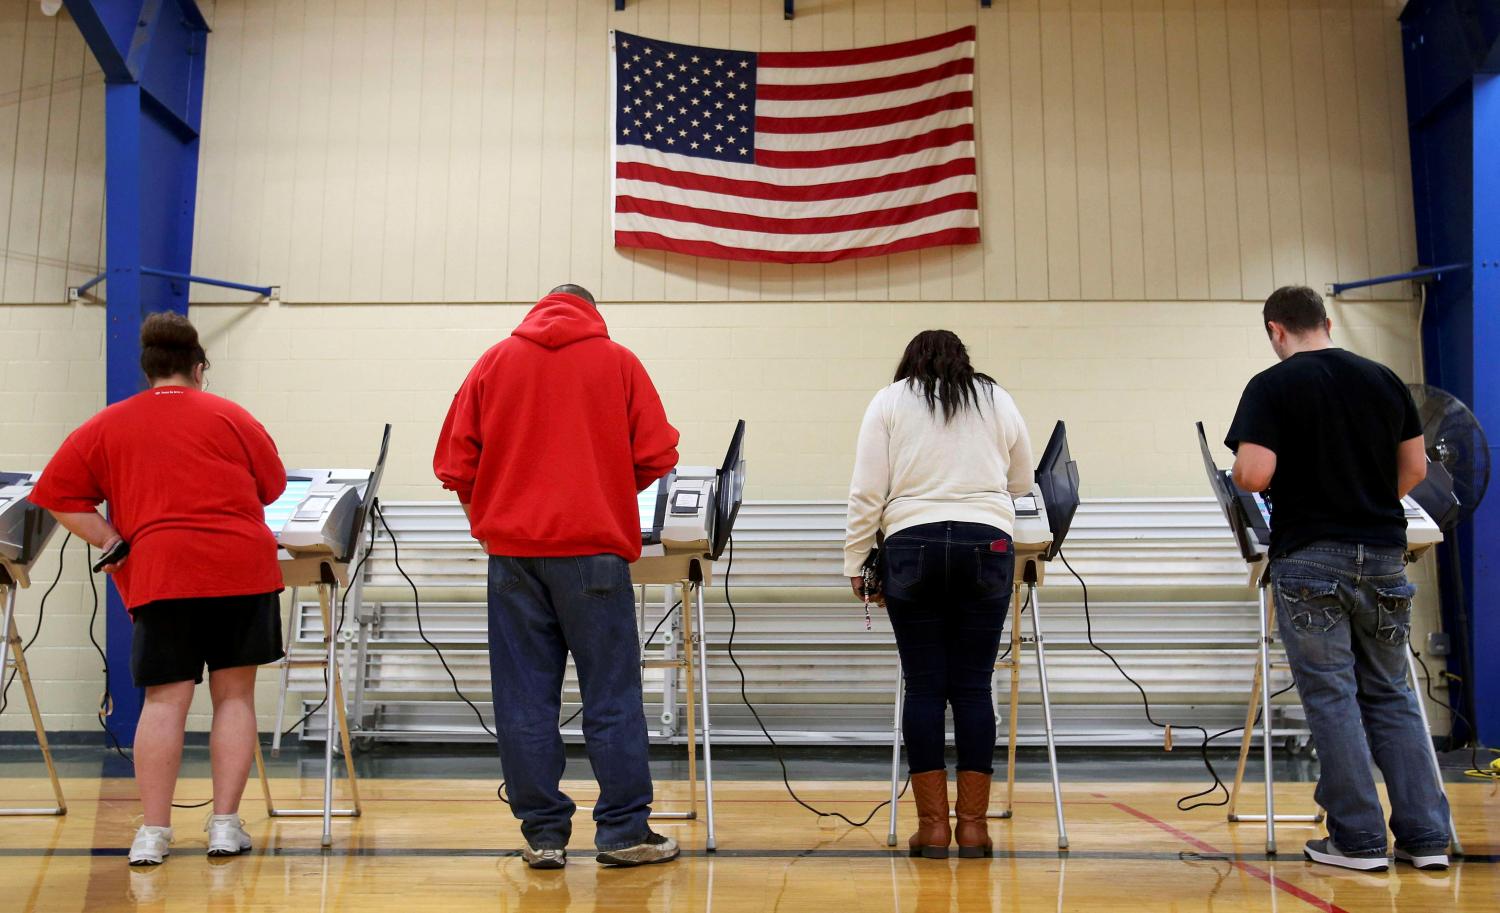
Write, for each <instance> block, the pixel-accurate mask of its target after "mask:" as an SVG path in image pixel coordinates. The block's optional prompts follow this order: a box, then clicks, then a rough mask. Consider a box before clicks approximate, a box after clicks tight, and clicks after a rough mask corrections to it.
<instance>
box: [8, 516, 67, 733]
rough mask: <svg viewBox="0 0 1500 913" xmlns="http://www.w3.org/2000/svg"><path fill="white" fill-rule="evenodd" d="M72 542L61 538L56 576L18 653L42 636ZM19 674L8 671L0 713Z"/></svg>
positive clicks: (15, 670) (44, 595)
mask: <svg viewBox="0 0 1500 913" xmlns="http://www.w3.org/2000/svg"><path fill="white" fill-rule="evenodd" d="M72 540H73V534H72V533H68V534H67V535H66V536H64V537H63V541H62V545H61V546H60V547H59V548H58V550H57V575H56V576H55V577H53V578H52V585H51V586H49V587H47V592H45V593H43V594H42V599H41V602H39V603H38V604H37V608H36V630H34V631H32V632H31V637H30V638H29V639H28V640H27V641H26V643H25V645H24V646H21V647H19V649H20V651H21V652H22V653H25V652H26V651H27V650H30V649H31V645H32V644H34V643H36V639H37V638H38V637H41V636H42V619H44V618H46V617H47V597H48V596H51V595H52V591H53V590H55V589H57V584H58V582H59V581H61V580H62V575H63V559H64V558H65V557H66V556H67V551H68V543H69V542H71V541H72ZM12 620H13V621H14V619H12ZM9 636H10V632H9V631H0V637H9ZM20 672H21V667H20V666H19V665H17V666H16V668H14V669H12V670H11V671H10V678H7V679H6V680H5V687H4V688H0V713H4V712H5V708H6V707H9V706H10V686H11V685H13V684H15V682H16V676H17V675H18V674H20Z"/></svg>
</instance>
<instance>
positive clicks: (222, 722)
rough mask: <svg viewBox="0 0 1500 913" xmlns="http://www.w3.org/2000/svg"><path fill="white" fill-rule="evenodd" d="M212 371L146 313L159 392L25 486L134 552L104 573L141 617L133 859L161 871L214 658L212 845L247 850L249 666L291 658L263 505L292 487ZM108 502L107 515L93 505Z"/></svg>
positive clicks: (271, 446) (43, 502)
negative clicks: (189, 728) (185, 746)
mask: <svg viewBox="0 0 1500 913" xmlns="http://www.w3.org/2000/svg"><path fill="white" fill-rule="evenodd" d="M207 367H208V358H207V357H206V355H205V354H204V351H203V346H202V345H201V344H200V343H199V341H198V331H197V330H195V329H194V328H193V325H192V324H191V323H189V322H188V320H187V318H186V317H183V316H181V315H179V314H172V313H161V314H152V315H151V316H149V317H147V318H146V320H145V323H144V324H143V325H142V327H141V368H142V369H143V370H144V371H145V374H146V378H147V379H148V380H149V381H150V388H149V389H147V390H144V391H142V392H141V393H138V394H136V395H135V396H133V397H131V398H130V399H127V400H124V401H122V402H119V403H116V404H114V405H112V406H110V407H109V408H107V409H105V410H104V411H103V412H100V413H99V414H98V415H95V416H94V417H93V418H91V419H89V420H88V421H87V422H85V423H84V424H83V426H82V427H80V428H79V429H78V430H77V431H74V432H73V433H72V434H71V435H69V436H68V439H67V440H66V441H64V442H63V445H62V447H61V448H60V449H59V450H58V452H57V454H56V455H55V456H53V458H52V460H51V462H49V463H48V464H47V468H46V470H45V471H44V472H43V473H42V478H41V481H39V482H38V483H37V486H36V488H35V490H34V491H33V493H32V495H31V499H32V501H33V502H35V503H36V504H38V505H39V506H41V507H44V508H47V509H48V510H50V511H51V512H52V514H53V515H54V516H56V517H57V519H58V522H59V523H61V524H62V525H63V526H65V527H66V528H67V529H68V530H69V531H71V532H72V533H73V534H74V535H76V536H79V537H81V538H83V539H85V540H86V541H88V542H89V543H90V544H91V545H93V546H95V547H97V548H99V549H100V550H101V552H104V553H107V552H109V551H110V550H111V549H113V548H115V546H117V545H119V544H121V543H122V542H123V543H128V545H129V553H128V555H127V556H126V557H125V558H123V559H121V560H119V561H117V562H115V563H113V564H111V565H109V566H108V567H106V568H105V570H106V571H108V572H110V573H111V574H112V575H113V576H114V580H115V583H116V585H117V586H118V587H119V590H120V595H121V597H122V598H123V599H124V601H125V606H126V608H127V609H129V611H130V615H131V618H132V620H133V621H134V622H135V627H134V633H133V638H132V644H131V657H130V672H131V676H132V678H133V679H134V680H135V684H136V686H137V687H140V688H144V689H146V702H145V706H144V707H143V708H142V710H141V719H140V723H139V725H138V726H137V727H136V735H135V773H136V784H137V786H138V788H139V789H140V794H141V803H142V805H144V806H145V824H144V825H143V826H142V827H141V829H140V830H139V831H138V832H137V834H136V837H135V841H134V843H133V844H132V846H131V848H130V864H131V865H155V864H158V863H160V862H161V861H162V859H163V857H165V856H166V855H167V854H168V852H169V851H170V849H169V848H170V844H171V840H172V828H171V823H172V821H171V814H172V810H171V806H172V791H173V789H174V788H175V786H176V783H177V770H178V767H179V766H180V764H181V761H182V742H183V731H184V729H185V728H186V724H187V714H188V706H189V705H190V704H191V703H192V699H193V687H194V686H195V685H197V684H199V683H201V682H202V681H203V669H204V667H205V666H207V667H208V672H209V690H210V692H211V693H212V696H213V706H214V717H213V731H212V734H211V735H210V739H209V748H210V754H211V755H212V765H213V782H214V812H213V816H212V817H211V818H210V819H209V825H208V834H209V840H208V853H209V855H211V856H223V855H234V854H237V853H241V852H244V851H245V850H248V849H249V848H250V838H249V835H247V834H246V833H245V830H244V823H243V822H242V821H241V820H240V817H239V814H238V811H239V804H240V796H241V794H242V793H243V792H244V790H245V782H246V779H247V778H248V776H249V772H250V763H251V760H252V759H253V757H254V752H255V739H256V732H257V727H256V718H255V672H256V667H257V666H260V665H263V664H265V663H269V662H274V661H275V660H277V659H280V658H281V656H282V639H281V601H280V598H279V593H280V592H281V589H282V585H281V571H280V568H279V567H278V566H277V563H276V539H275V537H274V536H273V535H272V533H271V531H270V529H269V528H268V527H267V526H266V524H265V515H264V505H266V504H269V503H271V502H272V501H274V500H276V498H277V497H278V496H279V495H280V494H281V492H282V491H283V490H284V489H285V488H286V469H285V468H284V467H283V466H282V465H281V458H280V457H279V456H277V453H276V445H275V443H274V442H273V441H272V440H271V437H270V435H268V434H267V433H266V430H265V428H263V427H261V424H260V423H259V422H257V421H256V420H255V418H254V417H253V416H251V415H250V413H248V412H246V411H245V410H244V409H242V408H240V407H239V406H237V405H235V404H234V403H232V402H230V401H228V400H226V399H221V398H220V397H217V396H210V395H209V394H207V393H205V392H203V390H204V387H205V386H207V384H206V383H205V381H204V379H203V372H204V371H205V369H207ZM104 501H108V502H109V508H110V519H108V520H106V519H105V518H104V517H102V516H100V514H99V513H98V511H97V510H95V508H96V507H97V506H98V505H99V504H100V503H101V502H104Z"/></svg>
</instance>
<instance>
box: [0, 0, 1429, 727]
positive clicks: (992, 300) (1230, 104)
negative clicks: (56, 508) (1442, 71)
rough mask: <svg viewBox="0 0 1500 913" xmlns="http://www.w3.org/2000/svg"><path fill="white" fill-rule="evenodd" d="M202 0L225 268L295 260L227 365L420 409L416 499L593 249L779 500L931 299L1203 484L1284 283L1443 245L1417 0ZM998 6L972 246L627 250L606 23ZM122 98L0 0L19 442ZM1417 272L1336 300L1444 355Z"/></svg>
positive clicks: (33, 21)
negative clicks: (1421, 86) (109, 103)
mask: <svg viewBox="0 0 1500 913" xmlns="http://www.w3.org/2000/svg"><path fill="white" fill-rule="evenodd" d="M201 5H202V6H203V7H204V10H205V13H206V15H207V16H208V18H209V21H210V23H211V24H212V26H213V29H214V32H213V35H212V36H211V38H210V41H209V57H208V77H207V87H206V92H205V104H204V128H203V135H204V139H203V141H202V158H201V170H200V180H199V191H200V192H199V201H198V215H197V234H196V238H195V252H194V272H196V273H198V274H202V275H210V276H218V277H223V278H228V279H235V280H241V281H253V282H257V283H264V284H269V285H277V286H279V287H280V296H279V299H278V300H277V301H275V302H272V303H247V302H246V300H245V298H246V296H244V295H242V294H239V293H233V292H224V291H221V290H215V289H207V288H202V289H196V288H195V296H194V302H195V305H194V311H193V317H194V319H195V320H196V321H197V322H198V324H199V326H200V327H201V328H202V330H203V332H204V335H205V339H206V341H207V343H208V346H209V352H210V357H211V358H212V359H213V361H214V364H215V366H214V369H213V371H212V375H211V377H212V382H213V391H214V392H216V393H221V394H224V395H227V396H230V397H233V398H235V399H237V400H239V401H241V402H242V403H244V404H245V405H247V406H248V407H249V408H250V409H252V410H253V411H254V412H255V413H256V414H257V415H258V416H259V417H260V418H261V419H262V420H263V421H264V422H265V423H266V425H267V426H268V427H269V428H270V430H271V432H272V433H273V435H274V436H275V437H276V439H277V441H278V443H279V444H280V446H281V449H282V452H283V454H284V456H285V458H286V460H287V462H288V463H289V464H300V465H327V464H342V465H362V464H365V463H367V462H368V461H369V460H370V458H371V456H372V454H373V452H374V449H375V447H376V444H377V442H378V433H379V425H380V424H381V423H382V422H385V421H390V422H392V423H393V424H395V426H396V430H395V439H394V453H393V456H392V465H391V468H390V470H389V472H388V474H387V477H386V494H387V496H388V497H389V498H391V499H402V498H434V497H440V496H441V493H440V492H439V491H438V489H437V487H436V485H435V483H434V482H433V481H432V479H431V472H430V462H429V461H430V453H431V445H432V442H433V439H434V436H435V434H436V430H437V427H438V424H439V422H440V421H441V418H442V415H443V412H444V410H445V409H446V407H447V404H448V400H449V397H450V396H451V394H452V391H453V390H454V389H455V388H456V386H457V384H458V382H459V380H460V379H461V378H462V376H463V374H464V373H465V372H466V370H467V368H468V366H469V365H470V364H471V363H472V361H473V359H474V358H475V357H476V356H477V355H478V354H479V353H480V352H482V351H483V350H484V349H485V348H486V347H487V346H489V345H490V344H492V343H493V342H494V341H496V340H498V339H499V338H501V337H503V336H504V335H506V334H507V333H508V332H509V330H510V328H511V327H512V326H513V325H514V324H515V323H516V321H517V320H519V318H520V317H521V315H522V314H523V313H524V311H525V309H526V306H527V304H528V303H529V302H532V301H534V300H535V299H536V297H537V296H538V295H540V294H541V293H542V292H544V291H545V290H546V289H548V288H550V287H551V286H553V285H556V284H558V283H560V282H564V281H573V282H578V283H581V284H583V285H585V286H587V287H589V288H591V289H593V290H594V291H595V292H596V294H597V295H598V297H599V299H600V301H601V304H602V309H603V312H604V314H605V316H606V318H607V319H608V320H609V321H610V324H611V327H612V329H613V332H614V335H615V337H616V338H617V339H619V340H621V341H623V342H625V343H626V344H628V345H630V346H631V347H632V348H634V349H635V350H636V351H637V352H638V353H639V354H640V355H641V357H642V359H643V360H644V361H645V363H646V365H647V367H648V369H649V370H650V371H651V373H652V375H653V376H654V377H655V379H656V381H657V384H658V386H659V387H660V389H661V391H662V395H663V397H664V399H665V401H666V404H667V408H668V413H669V415H670V416H671V418H672V420H673V421H674V423H675V424H677V425H678V426H679V427H680V428H681V429H682V431H683V454H684V459H685V460H687V461H690V462H711V461H716V459H715V458H716V457H717V456H718V455H719V454H721V453H722V448H723V446H724V444H725V442H726V440H727V435H728V432H729V429H730V427H731V425H732V421H733V419H735V418H740V417H743V418H745V419H747V420H749V422H750V435H751V436H750V439H749V454H750V460H751V464H750V465H751V469H750V490H749V496H750V497H752V498H839V497H842V496H843V494H844V492H845V489H846V486H847V479H848V471H849V466H850V463H851V461H852V449H853V441H854V434H855V428H856V425H857V423H858V421H859V418H860V415H861V413H862V411H863V408H864V405H865V403H866V402H867V401H868V399H869V396H870V395H871V393H872V392H873V390H874V389H876V388H877V387H879V386H880V385H882V384H883V383H885V382H887V381H888V379H889V374H890V372H891V370H892V369H893V367H894V364H895V360H896V357H897V356H898V354H899V352H900V349H901V347H902V346H903V345H904V344H905V342H906V340H907V339H909V338H910V336H911V335H912V334H913V333H914V332H916V331H918V330H920V329H924V328H929V327H936V326H943V327H948V328H951V329H954V330H956V331H957V332H958V333H959V334H960V335H961V336H963V337H964V339H965V340H966V341H967V342H968V343H969V344H970V347H971V349H972V351H973V354H974V356H975V360H976V362H977V363H978V364H979V365H980V367H981V368H983V369H984V370H987V371H989V372H990V373H991V374H993V375H994V376H996V377H997V378H998V379H999V380H1000V381H1001V382H1002V383H1003V384H1004V385H1005V386H1007V387H1008V388H1009V389H1010V390H1011V391H1012V392H1013V393H1014V394H1015V396H1016V399H1017V401H1018V402H1019V404H1020V405H1021V408H1022V410H1023V411H1024V412H1025V414H1026V416H1027V419H1028V422H1029V423H1030V426H1031V429H1032V434H1033V437H1034V438H1038V439H1041V438H1043V437H1044V436H1045V434H1046V433H1047V431H1048V430H1049V429H1050V427H1051V425H1052V423H1053V421H1055V420H1056V419H1058V418H1064V419H1066V420H1067V421H1068V423H1069V431H1070V435H1071V437H1072V440H1073V445H1074V453H1075V455H1076V456H1077V458H1078V459H1079V462H1080V464H1081V466H1082V471H1083V474H1084V480H1085V495H1086V496H1094V497H1100V496H1182V495H1189V496H1198V495H1203V494H1206V493H1207V488H1206V485H1205V482H1204V480H1203V478H1202V474H1201V473H1202V470H1201V466H1200V465H1199V463H1198V459H1197V455H1196V448H1195V443H1194V440H1193V435H1192V425H1191V423H1192V422H1193V421H1194V420H1196V419H1200V418H1201V419H1205V420H1206V421H1207V423H1208V425H1209V428H1210V431H1211V432H1215V433H1218V434H1219V436H1222V430H1223V428H1224V427H1225V425H1226V424H1227V422H1228V419H1229V416H1230V414H1231V413H1232V411H1233V408H1234V404H1235V402H1236V400H1237V398H1238V395H1239V392H1240V390H1241V388H1242V387H1243V384H1244V382H1245V381H1246V380H1247V379H1248V378H1249V377H1250V376H1251V375H1252V374H1253V373H1254V372H1256V371H1258V370H1260V369H1262V368H1264V367H1266V366H1267V365H1269V364H1270V363H1271V360H1272V355H1271V352H1270V349H1269V347H1268V346H1267V345H1266V343H1265V339H1264V335H1263V334H1262V332H1261V331H1260V329H1259V328H1258V312H1259V303H1260V301H1261V300H1262V299H1263V298H1264V296H1265V295H1266V294H1267V293H1268V292H1269V291H1271V290H1272V289H1273V288H1275V287H1276V286H1278V285H1282V284H1287V283H1304V282H1305V283H1309V284H1312V285H1314V286H1315V287H1320V288H1321V287H1322V286H1323V285H1324V284H1325V283H1327V282H1330V281H1333V280H1335V279H1351V278H1358V277H1363V276H1367V275H1375V274H1380V273H1388V272H1396V271H1400V270H1403V269H1406V268H1408V267H1410V266H1411V265H1412V264H1413V263H1414V262H1415V258H1416V254H1415V250H1414V241H1413V224H1412V223H1413V217H1412V200H1411V182H1410V176H1409V162H1408V158H1407V142H1406V128H1405V118H1404V97H1403V89H1402V70H1401V57H1400V54H1401V51H1400V45H1399V30H1398V28H1397V24H1396V20H1395V16H1396V13H1397V11H1398V10H1399V7H1400V4H1399V3H1396V2H1383V0H1343V2H1302V0H1292V2H1286V0H1263V2H1259V3H1256V2H1250V0H1227V2H1226V0H1219V2H1212V0H1202V2H1190V0H1169V2H1165V3H1164V2H1162V0H1140V2H1135V3H1130V2H1123V0H1073V2H1071V3H1069V2H1060V0H1045V2H1040V3H1038V2H1029V3H1028V2H1005V0H996V3H995V6H994V7H993V8H992V9H988V10H984V9H981V8H980V7H979V4H978V3H977V2H975V0H949V2H930V0H824V2H814V0H802V2H799V3H798V4H797V18H796V20H795V21H793V22H790V23H788V22H785V21H783V20H782V18H781V11H780V4H776V3H773V2H769V0H630V2H629V3H628V4H627V9H626V11H625V12H623V13H616V12H613V10H612V5H611V4H609V3H607V2H605V0H576V2H572V0H569V2H553V0H549V2H540V0H509V2H503V0H491V2H482V0H430V2H419V0H406V2H397V0H337V2H335V0H306V2H301V0H278V2H271V0H220V2H217V3H202V4H201ZM969 24H973V25H976V26H977V29H978V41H977V49H976V64H977V76H976V119H977V124H978V136H979V138H978V150H979V156H980V160H981V161H980V185H981V209H980V214H981V220H982V232H983V238H984V241H983V243H982V244H981V245H978V246H974V247H967V248H951V249H939V250H933V251H924V252H918V253H911V254H903V255H898V256H893V257H885V258H874V259H870V260H863V261H857V262H852V263H843V264H832V265H828V266H821V265H817V266H780V265H756V264H739V263H734V264H728V263H723V262H717V261H709V260H697V259H693V258H688V257H681V256H676V255H671V254H663V253H659V252H630V251H615V250H614V249H613V247H612V246H611V237H610V232H609V220H608V215H609V203H610V201H609V184H608V161H609V147H608V144H607V136H606V130H605V124H606V120H605V118H606V107H607V103H608V98H607V91H608V90H607V85H606V75H605V74H606V64H607V53H608V45H607V42H608V30H609V29H611V28H618V29H622V30H625V31H635V32H640V33H644V34H648V35H653V36H661V37H666V38H669V39H672V40H676V41H683V42H688V43H701V44H707V45H730V44H732V45H734V46H735V47H737V48H745V49H777V50H800V49H807V50H814V49H821V48H840V47H850V46H858V45H868V44H876V43H881V42H887V41H898V40H902V39H907V38H913V37H917V36H920V35H926V34H931V33H935V32H939V31H944V30H947V29H950V28H954V27H958V26H961V25H969ZM102 121H103V93H102V86H101V79H100V77H99V75H98V72H97V68H95V67H94V66H93V63H92V58H91V57H90V55H89V54H88V52H87V50H86V48H85V47H84V45H83V42H82V40H81V39H80V38H79V36H78V34H77V31H76V29H75V28H74V27H73V26H72V25H71V23H70V22H69V21H68V20H67V18H66V15H65V14H64V15H63V16H60V17H58V18H56V19H48V18H46V17H43V16H42V15H41V14H40V13H39V12H38V10H37V6H36V4H35V3H34V2H31V0H0V251H3V254H4V259H3V262H0V270H3V275H0V352H4V353H5V354H4V375H3V376H4V382H5V384H6V387H5V390H6V392H7V394H8V395H7V397H6V400H5V401H6V408H5V410H4V412H3V414H0V465H4V466H5V467H6V468H10V467H12V466H14V467H17V468H19V467H30V466H38V465H40V464H42V463H43V462H44V461H45V460H46V458H47V457H48V456H49V455H50V453H51V452H52V450H53V449H54V448H55V447H56V446H57V444H58V442H59V441H60V440H61V439H62V437H63V436H64V435H65V434H66V432H67V431H68V430H69V429H70V428H71V427H73V426H74V425H76V424H77V423H78V422H80V421H82V420H83V419H84V418H86V417H87V416H88V415H89V414H91V413H92V412H93V411H94V410H95V409H97V408H98V407H99V406H101V405H102V390H103V372H102V364H101V359H102V353H103V338H102V330H103V313H102V311H103V307H102V304H101V303H100V299H95V298H88V299H86V300H85V301H83V302H79V303H75V304H68V303H66V301H65V299H66V292H65V289H66V286H68V285H69V284H77V283H78V282H80V281H82V280H84V279H86V278H88V277H89V276H91V275H93V274H94V273H95V272H97V271H98V269H99V266H98V264H99V263H100V261H101V260H102V251H101V243H102V242H101V238H102V231H101V225H102V222H101V218H102V211H103V200H102V186H103V182H102V166H103V152H102V127H103V123H102ZM95 291H97V292H99V293H100V296H101V298H102V297H104V296H107V295H108V284H107V283H105V284H104V285H102V286H100V287H98V288H97V289H95ZM1411 294H1412V292H1411V289H1410V288H1409V287H1408V286H1405V285H1393V286H1386V287H1383V288H1381V289H1377V290H1375V293H1374V295H1371V294H1368V293H1365V294H1355V295H1351V296H1350V299H1349V300H1347V301H1342V302H1338V303H1336V304H1335V305H1334V307H1333V310H1334V318H1335V321H1336V323H1337V327H1336V335H1337V338H1338V339H1339V341H1340V342H1341V343H1343V344H1345V345H1347V346H1348V347H1350V348H1352V349H1354V350H1356V351H1359V352H1362V353H1364V354H1367V355H1370V356H1372V357H1375V358H1379V359H1381V360H1383V361H1385V362H1387V363H1389V364H1390V365H1392V367H1394V368H1395V369H1396V370H1397V371H1398V372H1400V373H1401V374H1402V375H1403V376H1405V377H1408V378H1411V379H1416V378H1417V377H1418V376H1419V375H1420V372H1419V370H1418V359H1419V357H1420V351H1419V346H1418V341H1417V338H1416V332H1415V328H1416V317H1417V305H1416V304H1415V302H1414V301H1413V300H1412V298H1411ZM1376 296H1378V297H1376ZM51 560H52V559H51V558H50V557H49V558H46V559H44V560H43V570H44V571H45V569H46V568H47V567H48V565H49V562H50V561H51ZM76 560H77V559H75V561H76ZM79 563H80V564H81V562H79ZM38 595H39V592H38V591H37V590H32V591H30V592H28V593H26V594H23V596H22V599H21V603H22V611H23V613H24V615H25V617H26V618H28V619H30V618H33V617H34V606H35V603H36V600H37V598H38ZM89 606H90V598H89V592H88V589H87V587H86V586H85V585H84V584H83V583H82V578H81V576H75V575H73V574H66V575H65V577H64V583H63V584H62V586H60V587H59V592H58V593H57V594H55V595H54V597H53V599H52V601H51V602H49V606H48V614H49V622H48V626H47V627H46V629H45V630H44V632H43V636H42V639H41V640H40V641H39V642H38V646H37V651H36V653H35V654H33V655H34V657H35V658H34V666H35V669H36V671H37V674H38V676H39V677H40V678H44V679H46V680H47V681H48V684H47V690H46V693H47V697H46V699H45V703H46V704H47V707H46V709H47V711H48V715H49V725H52V726H56V727H57V728H81V727H88V726H94V725H96V724H95V723H94V722H93V721H92V719H91V716H90V707H91V705H92V703H93V700H94V689H95V687H96V686H95V681H96V680H97V670H96V668H95V667H96V666H97V662H96V661H95V660H91V659H89V657H90V656H91V655H92V650H91V649H90V648H89V647H88V644H87V638H86V635H85V633H84V627H85V621H86V619H87V613H88V609H89ZM54 613H56V617H54ZM64 619H66V620H64ZM28 623H29V622H28ZM195 719H197V718H195ZM20 721H21V718H20V717H17V716H16V715H13V714H9V713H8V714H6V716H5V718H4V719H3V720H0V726H3V727H14V726H16V725H19V724H20ZM199 721H200V722H201V720H199Z"/></svg>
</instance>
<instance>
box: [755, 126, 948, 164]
mask: <svg viewBox="0 0 1500 913" xmlns="http://www.w3.org/2000/svg"><path fill="white" fill-rule="evenodd" d="M964 141H967V142H973V141H974V125H973V124H960V125H958V126H956V127H944V128H942V129H940V130H933V131H931V132H929V133H923V134H921V135H920V136H911V137H907V138H905V139H895V140H888V141H886V142H883V143H876V144H874V145H872V146H849V147H846V148H843V149H818V150H814V151H806V152H787V151H781V150H777V149H757V150H756V152H755V163H756V164H757V165H763V166H765V167H767V168H827V167H830V166H833V165H848V164H853V163H856V162H873V161H877V160H879V159H887V158H893V157H895V156H898V155H905V154H907V153H910V152H918V151H920V150H922V149H932V148H936V147H941V146H948V145H951V144H953V143H957V142H964Z"/></svg>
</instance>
